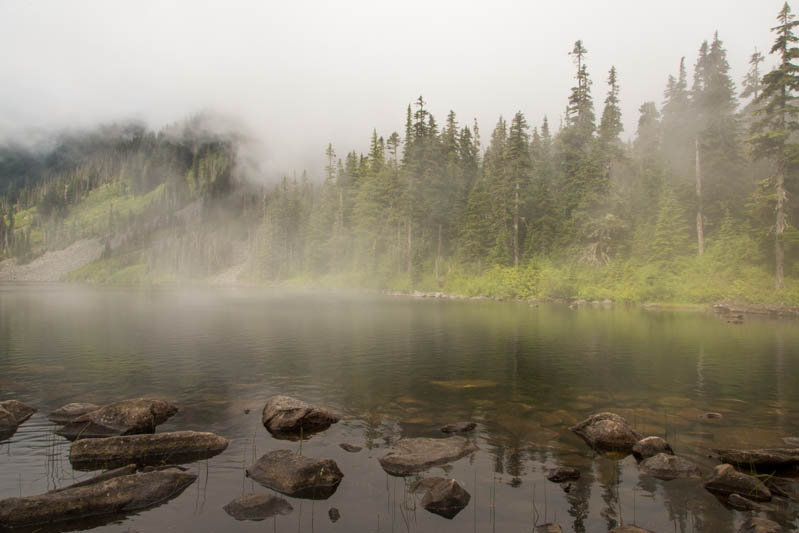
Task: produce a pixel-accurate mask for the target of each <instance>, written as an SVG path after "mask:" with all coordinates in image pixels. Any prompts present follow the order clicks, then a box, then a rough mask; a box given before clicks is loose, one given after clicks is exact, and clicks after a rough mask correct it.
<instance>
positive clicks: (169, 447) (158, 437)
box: [69, 431, 230, 470]
mask: <svg viewBox="0 0 799 533" xmlns="http://www.w3.org/2000/svg"><path fill="white" fill-rule="evenodd" d="M229 443H230V441H229V440H227V439H225V438H223V437H220V436H219V435H215V434H213V433H204V432H198V431H173V432H170V433H157V434H154V435H127V436H123V437H108V438H105V439H81V440H78V441H75V442H74V443H73V444H72V447H71V448H70V450H69V462H70V463H72V467H73V468H74V469H76V470H97V469H98V467H100V468H112V467H114V466H120V465H125V464H129V463H134V464H137V465H139V466H145V465H160V464H180V463H189V462H192V461H198V460H200V459H207V458H209V457H213V456H215V455H218V454H220V453H222V452H223V451H224V450H225V449H226V448H227V447H228V444H229Z"/></svg>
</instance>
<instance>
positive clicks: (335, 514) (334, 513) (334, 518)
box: [327, 507, 341, 524]
mask: <svg viewBox="0 0 799 533" xmlns="http://www.w3.org/2000/svg"><path fill="white" fill-rule="evenodd" d="M327 516H328V517H329V518H330V521H331V522H333V523H334V524H335V523H336V522H338V519H339V518H341V513H340V512H339V510H338V509H336V508H335V507H331V508H330V509H329V510H328V511H327Z"/></svg>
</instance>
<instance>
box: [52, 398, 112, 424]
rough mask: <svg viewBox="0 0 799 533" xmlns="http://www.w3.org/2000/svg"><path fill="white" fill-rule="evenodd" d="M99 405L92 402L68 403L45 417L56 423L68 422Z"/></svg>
mask: <svg viewBox="0 0 799 533" xmlns="http://www.w3.org/2000/svg"><path fill="white" fill-rule="evenodd" d="M99 408H100V406H99V405H97V404H93V403H68V404H66V405H63V406H61V407H59V408H58V409H56V410H55V411H53V412H52V413H50V415H49V416H48V417H47V418H48V419H49V420H50V422H54V423H56V424H68V423H70V422H72V421H73V420H75V419H76V418H78V417H80V416H83V415H85V414H86V413H91V412H92V411H96V410H97V409H99Z"/></svg>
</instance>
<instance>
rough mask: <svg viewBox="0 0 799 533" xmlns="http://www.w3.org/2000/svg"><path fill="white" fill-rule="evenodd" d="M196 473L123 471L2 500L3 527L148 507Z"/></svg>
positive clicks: (183, 485) (176, 490) (170, 494)
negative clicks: (128, 473) (52, 489)
mask: <svg viewBox="0 0 799 533" xmlns="http://www.w3.org/2000/svg"><path fill="white" fill-rule="evenodd" d="M196 479H197V476H196V475H194V474H189V473H186V472H183V471H181V470H179V469H177V468H167V469H164V470H158V471H155V472H146V473H139V474H130V475H121V476H116V477H112V478H111V479H106V480H104V481H99V482H92V483H89V484H87V485H83V486H73V487H68V488H66V489H61V490H57V491H51V492H46V493H44V494H39V495H37V496H27V497H24V498H6V499H5V500H2V501H0V528H2V527H6V528H14V527H23V526H35V525H39V524H48V523H52V522H63V521H67V520H75V519H79V518H86V517H91V516H98V515H118V514H120V513H127V512H131V511H138V510H141V509H146V508H148V507H152V506H155V505H158V504H160V503H163V502H165V501H167V500H169V499H171V498H174V497H175V496H177V495H178V494H180V493H181V492H183V490H184V489H186V487H188V486H189V485H191V484H192V483H193V482H194V481H195V480H196Z"/></svg>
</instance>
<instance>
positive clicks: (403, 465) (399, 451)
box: [380, 437, 477, 476]
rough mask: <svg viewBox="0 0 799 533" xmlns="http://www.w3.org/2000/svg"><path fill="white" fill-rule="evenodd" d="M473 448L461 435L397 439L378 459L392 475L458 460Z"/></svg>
mask: <svg viewBox="0 0 799 533" xmlns="http://www.w3.org/2000/svg"><path fill="white" fill-rule="evenodd" d="M475 451H477V446H476V445H475V444H474V443H472V442H470V441H469V440H467V439H465V438H464V437H447V438H444V439H430V438H423V437H419V438H411V439H400V440H398V441H397V442H396V443H395V444H394V446H393V447H392V448H391V450H389V452H388V453H387V454H386V455H384V456H383V457H381V458H380V466H382V467H383V470H385V471H386V472H388V473H389V474H391V475H393V476H408V475H411V474H415V473H417V472H422V471H424V470H427V469H428V468H431V467H433V466H438V465H443V464H447V463H451V462H453V461H457V460H458V459H460V458H462V457H466V456H467V455H469V454H471V453H473V452H475Z"/></svg>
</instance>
